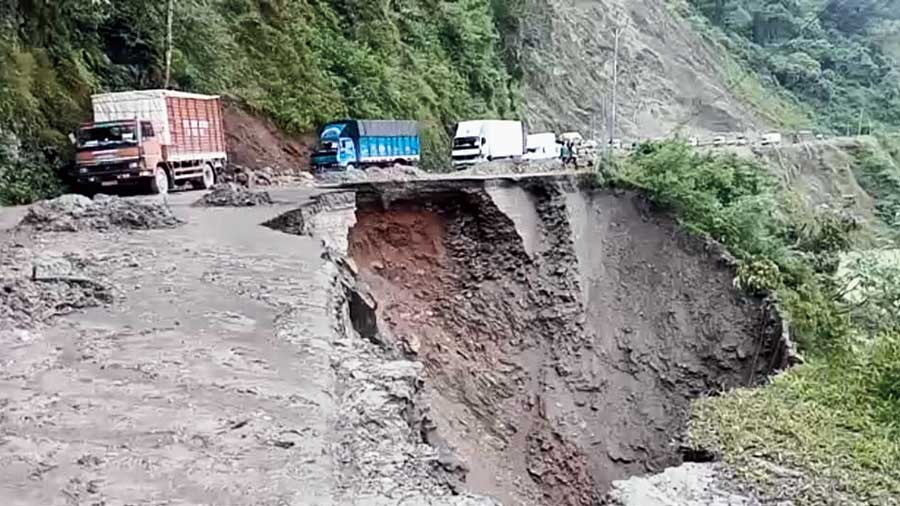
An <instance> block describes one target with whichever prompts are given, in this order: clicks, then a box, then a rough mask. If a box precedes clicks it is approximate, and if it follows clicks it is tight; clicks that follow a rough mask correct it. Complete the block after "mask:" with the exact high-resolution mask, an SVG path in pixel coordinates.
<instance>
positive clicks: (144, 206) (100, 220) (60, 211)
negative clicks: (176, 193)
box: [18, 194, 184, 232]
mask: <svg viewBox="0 0 900 506" xmlns="http://www.w3.org/2000/svg"><path fill="white" fill-rule="evenodd" d="M183 223H184V222H183V221H182V220H180V219H179V218H177V217H176V216H175V215H174V214H172V210H171V209H169V207H168V206H167V205H166V204H165V203H163V202H159V201H142V200H134V199H122V198H119V197H115V196H109V195H102V194H101V195H97V196H96V197H94V199H93V200H91V199H89V198H88V197H85V196H83V195H76V194H66V195H62V196H60V197H57V198H55V199H52V200H44V201H41V202H38V203H36V204H34V205H32V206H31V207H30V208H29V209H28V213H27V214H26V215H25V217H24V218H22V221H21V222H19V225H18V226H19V227H20V228H30V229H34V230H39V231H42V232H77V231H81V230H114V229H131V230H149V229H159V228H174V227H177V226H179V225H182V224H183Z"/></svg>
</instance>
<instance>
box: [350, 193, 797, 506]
mask: <svg viewBox="0 0 900 506" xmlns="http://www.w3.org/2000/svg"><path fill="white" fill-rule="evenodd" d="M355 206H356V215H355V225H353V226H352V227H351V228H350V229H349V231H348V242H347V248H348V249H347V252H348V254H349V256H350V257H351V258H352V259H353V260H354V262H355V264H356V266H357V268H358V279H359V281H360V282H361V283H360V284H361V286H364V287H365V289H366V290H367V291H368V293H369V294H370V296H371V297H372V299H373V300H374V305H375V306H376V309H375V319H374V321H373V320H372V319H368V320H366V322H365V324H364V325H361V326H360V327H364V329H365V330H364V332H361V333H364V334H366V335H367V337H368V338H369V339H376V340H377V341H378V342H379V343H381V345H382V346H383V347H385V348H386V349H387V350H389V351H390V352H391V353H394V354H396V355H397V356H402V357H403V358H407V359H412V360H416V361H420V362H422V363H423V364H424V366H425V383H426V385H425V388H426V390H427V393H428V396H427V402H428V404H429V406H428V407H429V413H430V414H429V415H428V416H429V418H428V423H426V424H424V426H423V427H424V428H423V430H422V431H421V432H422V437H423V438H425V440H426V442H428V443H430V444H431V445H434V446H438V447H441V448H443V449H447V450H449V451H450V452H453V453H455V455H456V456H457V457H458V459H459V461H461V462H462V463H463V465H464V466H465V471H466V473H465V484H464V486H465V488H466V489H467V490H468V491H470V492H473V493H476V494H479V495H487V496H492V497H495V498H496V499H498V500H499V501H501V502H502V503H504V504H553V505H559V504H566V505H588V504H597V503H598V502H599V501H601V500H602V497H603V496H604V494H605V492H606V491H607V490H608V489H609V486H610V484H611V482H612V481H614V480H618V479H623V478H627V477H629V476H632V475H638V474H644V473H649V472H654V471H659V470H662V469H663V468H665V467H668V466H672V465H678V464H680V463H681V462H683V461H684V460H692V459H695V458H697V456H698V455H701V456H703V458H704V459H705V458H708V455H705V454H704V453H703V452H700V451H696V449H687V448H683V447H682V445H681V444H680V442H681V440H682V436H683V433H684V429H685V424H686V421H687V416H688V409H689V403H690V401H691V399H693V398H696V397H697V396H700V395H705V394H714V393H716V392H718V391H721V390H722V389H726V388H730V387H735V386H739V385H747V384H752V383H755V382H758V381H760V380H762V379H763V378H765V376H766V375H767V374H768V373H769V372H771V371H772V370H773V369H776V368H779V367H781V366H783V365H784V360H785V350H784V348H783V345H782V340H781V336H782V330H781V322H780V320H779V319H778V317H777V316H776V314H775V312H774V310H773V309H772V308H771V307H770V305H769V304H768V303H766V302H765V301H763V300H761V299H754V298H749V297H746V296H744V295H742V294H740V293H739V292H738V291H736V290H735V289H734V288H733V286H732V280H733V276H734V274H733V265H731V262H730V261H729V259H728V257H727V255H724V254H723V253H722V252H721V251H720V250H719V249H718V248H716V247H715V245H711V244H709V243H707V242H705V241H703V240H700V239H697V238H694V237H691V236H688V235H686V234H684V233H682V232H681V231H679V229H678V227H677V226H675V224H674V223H673V222H672V221H671V220H669V219H668V218H666V217H664V216H661V215H659V214H658V213H655V212H654V211H653V210H652V209H650V207H649V206H648V204H647V203H646V202H645V201H644V200H643V199H642V198H641V197H639V196H637V195H634V194H629V193H613V192H611V191H607V190H602V191H601V190H586V189H580V188H578V187H577V185H575V183H574V182H571V181H570V182H560V181H542V180H535V181H527V180H526V181H524V182H520V183H516V184H512V183H498V182H492V183H484V182H478V183H473V182H468V183H462V182H460V183H458V184H451V183H447V182H442V183H432V184H430V183H419V184H416V185H407V186H404V187H399V188H396V187H395V188H386V187H379V186H371V185H370V186H367V187H366V188H360V189H359V191H358V192H357V194H356V203H355Z"/></svg>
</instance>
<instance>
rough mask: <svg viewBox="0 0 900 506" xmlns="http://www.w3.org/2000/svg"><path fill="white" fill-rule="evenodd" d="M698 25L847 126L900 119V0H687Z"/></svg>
mask: <svg viewBox="0 0 900 506" xmlns="http://www.w3.org/2000/svg"><path fill="white" fill-rule="evenodd" d="M690 4H692V5H693V6H695V7H696V9H697V11H698V12H699V13H701V14H702V15H703V16H705V18H706V22H707V23H708V25H710V26H707V27H705V28H703V27H701V28H700V29H701V30H702V31H704V32H706V33H708V34H710V35H711V36H713V37H715V38H717V39H718V40H721V42H722V44H723V46H725V47H727V49H728V50H729V52H731V53H732V54H734V55H736V56H737V58H739V59H740V61H741V62H742V64H744V65H745V66H746V67H747V68H749V69H750V70H751V71H752V72H753V73H754V74H756V75H758V76H760V78H761V79H762V80H763V81H764V82H765V83H767V85H768V87H769V88H770V89H774V90H780V91H782V92H783V93H785V94H787V95H788V96H789V97H792V98H793V99H794V100H796V101H797V102H798V103H800V104H802V105H803V106H804V107H805V108H806V109H808V110H809V111H811V113H812V115H813V116H814V117H815V119H816V123H817V124H818V126H820V127H821V128H823V129H826V130H832V131H835V132H840V133H842V134H850V133H854V134H856V133H858V132H868V131H869V130H878V129H879V128H880V129H882V130H883V129H891V130H893V129H894V128H895V127H896V126H897V125H898V124H900V84H898V76H900V63H898V62H900V60H898V59H897V54H898V53H897V51H896V48H897V42H896V41H897V33H898V20H900V2H897V1H895V0H887V1H885V0H854V1H852V2H848V1H835V0H690Z"/></svg>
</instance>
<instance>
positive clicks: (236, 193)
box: [192, 183, 272, 207]
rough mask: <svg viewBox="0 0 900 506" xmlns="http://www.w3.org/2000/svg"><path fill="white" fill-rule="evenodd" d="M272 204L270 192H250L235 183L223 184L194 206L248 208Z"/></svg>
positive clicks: (216, 186) (215, 187) (214, 188)
mask: <svg viewBox="0 0 900 506" xmlns="http://www.w3.org/2000/svg"><path fill="white" fill-rule="evenodd" d="M271 203H272V197H270V196H269V193H268V192H265V191H259V190H249V189H247V188H245V187H243V186H241V185H238V184H235V183H222V184H217V185H215V186H214V187H213V189H212V191H211V192H209V193H207V194H206V195H204V196H203V197H201V198H200V199H199V200H197V201H196V202H194V203H193V204H192V205H194V206H199V207H248V206H262V205H268V204H271Z"/></svg>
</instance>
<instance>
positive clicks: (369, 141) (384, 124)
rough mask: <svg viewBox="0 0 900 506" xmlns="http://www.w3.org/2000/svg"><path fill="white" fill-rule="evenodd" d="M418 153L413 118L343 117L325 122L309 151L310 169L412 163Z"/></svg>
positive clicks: (416, 130)
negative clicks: (345, 118) (311, 150)
mask: <svg viewBox="0 0 900 506" xmlns="http://www.w3.org/2000/svg"><path fill="white" fill-rule="evenodd" d="M420 157H421V150H420V145H419V125H418V123H416V122H415V121H395V120H362V119H347V120H341V121H332V122H330V123H326V124H325V125H324V126H323V127H322V128H321V130H319V144H318V146H317V147H316V151H315V152H314V153H313V155H312V164H313V170H315V171H316V172H322V171H326V170H347V169H352V168H365V167H368V166H373V165H391V164H394V163H402V164H409V165H416V164H418V162H419V159H420Z"/></svg>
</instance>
